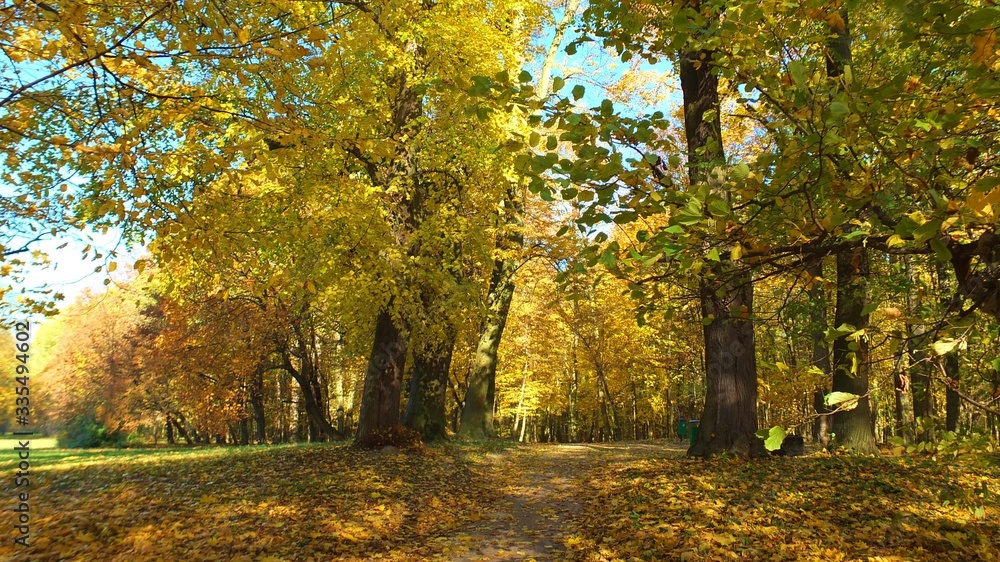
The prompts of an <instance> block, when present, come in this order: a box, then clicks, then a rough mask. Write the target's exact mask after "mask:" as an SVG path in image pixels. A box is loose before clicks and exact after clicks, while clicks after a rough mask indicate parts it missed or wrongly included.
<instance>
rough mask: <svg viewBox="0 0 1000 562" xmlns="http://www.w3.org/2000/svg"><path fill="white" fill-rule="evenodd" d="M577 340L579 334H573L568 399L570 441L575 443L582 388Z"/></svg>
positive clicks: (568, 433)
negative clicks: (578, 400)
mask: <svg viewBox="0 0 1000 562" xmlns="http://www.w3.org/2000/svg"><path fill="white" fill-rule="evenodd" d="M576 340H577V336H576V334H573V335H572V343H571V347H570V377H569V400H568V402H569V408H568V417H569V427H568V429H567V437H568V441H569V442H571V443H575V442H576V441H577V425H578V423H579V420H577V416H578V413H577V408H576V401H577V395H578V393H579V388H580V371H579V369H578V367H577V359H576V345H577V341H576Z"/></svg>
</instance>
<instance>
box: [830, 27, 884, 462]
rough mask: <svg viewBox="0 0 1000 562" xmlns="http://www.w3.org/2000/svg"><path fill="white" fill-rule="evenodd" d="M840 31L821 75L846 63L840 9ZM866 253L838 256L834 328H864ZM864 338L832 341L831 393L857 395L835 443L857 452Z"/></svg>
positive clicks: (833, 73) (864, 400) (864, 434)
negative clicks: (856, 399) (855, 402)
mask: <svg viewBox="0 0 1000 562" xmlns="http://www.w3.org/2000/svg"><path fill="white" fill-rule="evenodd" d="M840 16H841V19H842V20H843V27H842V28H838V27H837V26H836V25H834V24H832V23H831V28H830V30H829V35H828V39H827V45H826V46H827V57H826V74H827V76H828V77H830V78H838V77H840V76H841V75H843V73H844V66H845V65H849V64H850V63H851V35H850V24H849V20H848V13H847V9H846V8H844V9H841V11H840ZM868 260H869V258H868V250H867V249H866V248H864V247H861V248H853V249H851V250H850V251H845V252H841V253H839V254H837V307H836V315H835V319H834V324H835V325H836V326H841V325H843V324H849V325H851V326H854V327H855V329H857V330H861V329H864V328H865V327H867V326H868V314H867V312H866V311H865V307H866V306H867V305H868V280H867V277H868V275H869V270H870V265H869V262H868ZM867 338H868V336H867V335H864V336H860V337H857V338H856V339H855V340H853V341H849V340H848V339H847V338H846V337H839V338H837V339H836V340H835V341H834V342H833V391H834V392H848V393H851V394H856V395H858V396H859V398H858V402H857V406H856V407H854V408H852V409H839V410H838V411H837V412H836V413H834V415H833V427H834V433H835V434H836V436H837V441H836V443H837V444H838V445H840V446H843V447H845V448H848V449H851V450H854V451H856V452H859V453H875V452H877V449H876V447H875V432H874V427H873V424H872V410H871V401H870V399H869V397H868V370H869V365H868V339H867Z"/></svg>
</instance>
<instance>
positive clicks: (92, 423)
mask: <svg viewBox="0 0 1000 562" xmlns="http://www.w3.org/2000/svg"><path fill="white" fill-rule="evenodd" d="M123 442H124V439H123V436H122V435H121V433H120V432H116V431H110V430H108V428H107V427H105V426H104V424H103V423H101V422H99V421H97V418H96V417H94V415H93V414H83V415H81V416H77V417H76V418H73V420H72V421H70V422H69V424H67V426H66V427H65V428H64V429H63V431H62V432H60V433H59V436H58V443H59V446H60V447H65V448H70V449H90V448H94V447H120V446H121V445H122V444H123Z"/></svg>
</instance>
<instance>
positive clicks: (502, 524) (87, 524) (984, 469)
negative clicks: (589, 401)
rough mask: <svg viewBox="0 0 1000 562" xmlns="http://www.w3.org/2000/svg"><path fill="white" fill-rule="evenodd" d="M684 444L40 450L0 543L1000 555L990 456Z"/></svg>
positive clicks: (371, 555) (224, 554)
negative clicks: (765, 450)
mask: <svg viewBox="0 0 1000 562" xmlns="http://www.w3.org/2000/svg"><path fill="white" fill-rule="evenodd" d="M682 450H683V449H681V448H680V447H679V446H678V445H677V444H676V443H654V444H650V443H641V444H640V443H631V444H608V445H596V444H590V445H533V446H512V445H510V444H503V443H498V442H492V443H489V442H488V443H476V444H451V445H447V446H444V447H435V448H431V449H429V450H427V451H425V452H413V453H405V454H404V453H400V452H398V451H395V450H390V451H386V452H365V451H359V450H356V449H352V448H349V447H346V446H343V445H309V446H278V447H259V448H252V447H251V448H221V447H220V448H209V449H201V450H184V449H177V450H173V451H150V452H138V453H135V454H132V452H129V454H123V455H121V456H115V455H110V454H109V455H106V456H100V455H93V454H86V455H80V456H79V457H67V458H63V459H62V460H60V461H58V462H43V459H44V457H41V458H40V459H39V461H38V464H37V465H32V467H31V472H32V476H33V477H34V478H35V483H34V487H33V488H32V490H31V509H32V512H31V513H32V520H31V540H32V543H33V545H32V546H31V547H30V548H29V549H27V550H22V549H19V547H16V546H14V545H13V542H12V540H8V541H4V542H3V543H0V558H2V559H11V560H32V561H48V560H52V561H54V560H85V561H87V562H91V561H101V562H104V561H109V562H112V561H126V560H127V561H130V562H131V561H146V560H150V561H156V560H170V561H173V560H206V561H209V560H220V561H248V562H249V561H254V562H278V561H291V560H295V561H320V560H322V561H328V560H343V561H360V560H414V561H416V560H484V559H485V560H500V559H503V560H528V559H537V560H564V559H575V560H581V561H588V562H597V561H612V560H614V561H618V560H628V561H632V560H683V561H688V560H691V561H694V560H713V561H714V560H748V561H749V560H753V561H757V560H822V561H837V560H871V561H876V560H885V561H889V560H927V561H931V560H933V561H938V560H955V561H971V560H986V561H1000V554H998V553H1000V497H998V495H997V494H998V493H1000V489H998V487H1000V486H998V482H1000V462H998V461H997V460H995V459H994V460H992V461H991V462H990V463H989V464H984V465H979V466H977V465H968V464H962V463H945V462H935V461H931V460H928V459H925V458H918V457H915V458H906V457H904V458H864V457H850V456H829V455H826V454H817V455H812V456H809V457H799V458H787V459H779V458H772V459H762V460H757V461H749V462H747V461H740V460H713V461H700V460H688V459H684V458H681V452H682ZM53 460H54V459H53ZM984 486H985V487H984ZM977 490H978V491H986V492H988V493H984V494H982V495H977V493H976V491H977ZM970 506H971V507H973V508H975V507H979V508H982V509H983V512H981V513H979V514H977V513H975V512H974V510H973V509H970ZM564 549H565V550H564Z"/></svg>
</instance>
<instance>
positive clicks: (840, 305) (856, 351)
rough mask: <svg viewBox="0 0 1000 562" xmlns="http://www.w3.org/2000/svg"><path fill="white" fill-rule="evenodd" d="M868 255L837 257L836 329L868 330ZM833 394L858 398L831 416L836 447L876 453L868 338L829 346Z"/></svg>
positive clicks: (844, 339) (855, 252)
mask: <svg viewBox="0 0 1000 562" xmlns="http://www.w3.org/2000/svg"><path fill="white" fill-rule="evenodd" d="M868 275H869V263H868V251H867V250H866V249H865V248H855V249H853V250H851V251H849V252H843V253H841V254H838V255H837V311H836V319H835V320H834V322H835V324H836V325H837V326H842V325H844V324H848V325H851V326H854V328H855V329H856V330H863V329H865V328H866V327H867V326H868V314H867V313H866V312H865V307H866V306H867V305H868V280H867V278H868ZM833 364H834V367H833V369H834V370H833V391H834V392H848V393H851V394H856V395H858V397H859V398H858V403H857V406H856V407H854V408H853V409H850V410H838V411H837V412H836V413H834V414H833V430H834V433H835V434H836V443H837V445H840V446H842V447H845V448H847V449H851V450H853V451H855V452H858V453H866V454H867V453H876V452H877V449H876V447H875V433H874V431H873V429H872V411H871V403H870V401H869V397H868V367H869V362H868V336H867V335H863V336H859V337H857V338H856V339H854V340H853V341H849V340H848V339H847V336H841V337H839V338H837V339H836V340H835V341H834V342H833Z"/></svg>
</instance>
